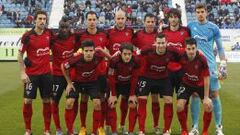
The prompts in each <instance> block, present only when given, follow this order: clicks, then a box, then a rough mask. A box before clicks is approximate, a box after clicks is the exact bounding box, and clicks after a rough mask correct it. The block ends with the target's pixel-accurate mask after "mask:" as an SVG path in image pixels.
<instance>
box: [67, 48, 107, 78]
mask: <svg viewBox="0 0 240 135" xmlns="http://www.w3.org/2000/svg"><path fill="white" fill-rule="evenodd" d="M103 59H104V55H103V54H102V53H100V52H96V53H95V54H94V56H93V60H92V61H90V62H86V61H85V60H84V56H83V54H81V55H78V56H75V57H71V58H70V59H68V60H66V61H65V62H64V63H63V65H64V67H65V68H66V69H69V68H71V67H73V68H75V72H76V75H75V76H74V78H73V80H74V81H77V82H94V81H97V79H98V77H99V75H100V72H99V70H100V67H99V65H100V64H101V63H102V62H103Z"/></svg>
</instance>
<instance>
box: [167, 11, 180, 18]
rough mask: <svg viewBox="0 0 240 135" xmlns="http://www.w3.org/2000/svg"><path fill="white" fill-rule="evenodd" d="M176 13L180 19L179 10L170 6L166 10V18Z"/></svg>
mask: <svg viewBox="0 0 240 135" xmlns="http://www.w3.org/2000/svg"><path fill="white" fill-rule="evenodd" d="M172 15H176V16H177V17H178V18H179V19H181V17H182V16H181V11H180V10H178V9H177V8H171V9H170V10H169V12H168V18H169V16H172Z"/></svg>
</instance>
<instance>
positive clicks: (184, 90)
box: [177, 84, 204, 100]
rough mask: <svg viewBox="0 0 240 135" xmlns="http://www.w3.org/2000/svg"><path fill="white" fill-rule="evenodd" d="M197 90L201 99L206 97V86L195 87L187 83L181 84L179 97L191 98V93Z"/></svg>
mask: <svg viewBox="0 0 240 135" xmlns="http://www.w3.org/2000/svg"><path fill="white" fill-rule="evenodd" d="M194 92H196V93H197V94H198V95H199V97H200V98H201V99H203V98H204V87H193V86H189V85H187V84H180V87H179V90H178V93H177V99H186V100H189V98H190V97H191V95H192V94H193V93H194Z"/></svg>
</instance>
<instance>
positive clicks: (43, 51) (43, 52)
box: [37, 47, 49, 56]
mask: <svg viewBox="0 0 240 135" xmlns="http://www.w3.org/2000/svg"><path fill="white" fill-rule="evenodd" d="M44 55H49V47H46V48H39V49H38V50H37V56H44Z"/></svg>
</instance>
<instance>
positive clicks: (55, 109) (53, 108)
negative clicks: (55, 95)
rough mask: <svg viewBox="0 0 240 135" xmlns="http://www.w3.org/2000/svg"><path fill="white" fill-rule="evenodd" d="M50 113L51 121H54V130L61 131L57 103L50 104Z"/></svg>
mask: <svg viewBox="0 0 240 135" xmlns="http://www.w3.org/2000/svg"><path fill="white" fill-rule="evenodd" d="M51 112H52V115H53V120H54V123H55V126H56V129H58V130H59V129H61V126H60V118H59V108H58V103H55V102H53V103H52V104H51Z"/></svg>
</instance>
